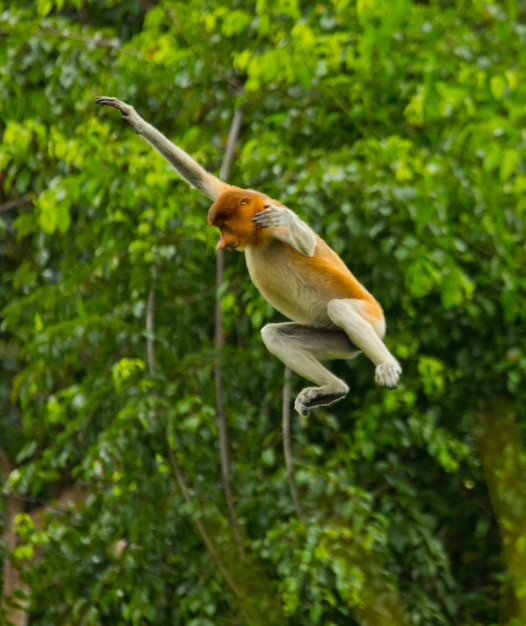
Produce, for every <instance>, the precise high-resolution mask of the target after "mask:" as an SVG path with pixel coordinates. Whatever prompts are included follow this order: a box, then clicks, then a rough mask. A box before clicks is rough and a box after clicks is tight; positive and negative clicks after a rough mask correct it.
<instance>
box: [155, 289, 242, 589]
mask: <svg viewBox="0 0 526 626" xmlns="http://www.w3.org/2000/svg"><path fill="white" fill-rule="evenodd" d="M154 330H155V285H152V286H151V287H150V291H149V293H148V305H147V309H146V351H147V358H148V372H149V373H150V375H151V376H153V374H155V346H154V338H153V333H154ZM166 443H167V445H168V456H169V458H170V464H171V466H172V469H173V472H174V474H175V479H176V481H177V484H178V485H179V489H180V490H181V493H182V494H183V498H184V499H185V502H186V503H187V504H188V505H189V506H191V505H192V498H191V496H190V491H189V490H188V487H187V486H186V483H185V481H184V478H183V473H182V471H181V467H180V465H179V463H178V461H177V457H176V456H175V452H174V450H173V448H172V446H171V445H170V438H169V435H168V432H167V433H166ZM193 522H194V524H195V527H196V528H197V532H198V533H199V535H200V536H201V539H202V540H203V543H204V544H205V546H206V548H207V550H208V552H209V553H210V556H211V557H212V558H213V559H214V561H215V562H216V564H217V566H218V568H219V570H220V571H221V573H222V574H223V576H224V578H225V580H226V582H227V584H228V586H229V587H230V588H231V589H232V592H233V593H234V594H235V595H236V596H238V597H240V596H241V593H240V591H239V589H238V588H237V586H236V584H235V583H234V581H233V579H232V577H231V576H230V574H229V573H228V570H227V569H226V568H225V566H224V565H223V563H222V562H221V559H220V558H219V555H218V553H217V550H216V549H215V547H214V544H213V543H212V540H211V539H210V536H209V534H208V533H207V532H206V528H205V527H204V525H203V523H202V522H201V520H200V519H199V518H197V517H195V516H194V517H193Z"/></svg>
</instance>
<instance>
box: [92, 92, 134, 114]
mask: <svg viewBox="0 0 526 626" xmlns="http://www.w3.org/2000/svg"><path fill="white" fill-rule="evenodd" d="M95 102H96V103H97V104H101V105H103V106H109V107H113V108H114V109H117V111H120V112H121V114H122V117H128V116H129V115H131V114H132V113H133V110H134V109H133V107H132V106H130V105H129V104H126V103H125V102H121V101H120V100H117V98H112V97H110V96H99V97H98V98H95Z"/></svg>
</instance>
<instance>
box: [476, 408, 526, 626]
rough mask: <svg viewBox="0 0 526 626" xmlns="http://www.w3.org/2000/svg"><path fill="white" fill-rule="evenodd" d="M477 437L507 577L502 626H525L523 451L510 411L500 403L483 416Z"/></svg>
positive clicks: (525, 469)
mask: <svg viewBox="0 0 526 626" xmlns="http://www.w3.org/2000/svg"><path fill="white" fill-rule="evenodd" d="M476 436H477V440H478V446H479V451H480V456H481V459H482V464H483V467H484V475H485V478H486V483H487V485H488V489H489V493H490V498H491V504H492V507H493V510H494V512H495V516H496V518H497V521H498V524H499V527H500V535H501V542H502V550H503V555H504V562H505V565H506V569H507V574H508V575H507V580H506V581H505V583H504V588H503V590H502V595H501V624H507V623H508V622H509V621H510V620H512V619H515V620H517V622H515V623H519V624H526V450H525V449H524V446H523V444H522V437H521V433H520V430H519V427H518V424H517V420H516V415H515V411H514V410H513V408H512V407H510V406H507V405H506V404H505V403H502V404H501V405H500V406H499V407H498V408H495V409H493V410H488V411H486V412H484V413H483V414H482V415H481V417H480V419H479V421H478V424H477V428H476Z"/></svg>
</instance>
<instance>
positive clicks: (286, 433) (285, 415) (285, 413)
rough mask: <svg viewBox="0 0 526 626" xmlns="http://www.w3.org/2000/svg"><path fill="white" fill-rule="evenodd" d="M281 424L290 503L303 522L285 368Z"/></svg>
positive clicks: (288, 378) (287, 373)
mask: <svg viewBox="0 0 526 626" xmlns="http://www.w3.org/2000/svg"><path fill="white" fill-rule="evenodd" d="M281 411H282V412H281V424H282V430H283V456H284V457H285V467H286V468H287V478H288V481H289V489H290V495H291V497H292V503H293V504H294V508H295V509H296V513H297V515H298V517H299V519H300V520H302V521H303V513H302V510H301V505H300V501H299V498H298V491H297V489H296V481H295V479H294V465H293V461H292V446H291V441H290V369H289V368H288V367H286V368H285V371H284V373H283V394H282V409H281Z"/></svg>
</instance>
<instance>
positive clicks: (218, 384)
mask: <svg viewBox="0 0 526 626" xmlns="http://www.w3.org/2000/svg"><path fill="white" fill-rule="evenodd" d="M242 120H243V108H242V107H240V108H238V109H237V110H236V112H235V114H234V117H233V119H232V125H231V127H230V133H229V135H228V142H227V145H226V148H225V154H224V157H223V161H222V163H221V170H220V174H219V178H220V179H221V180H227V179H228V178H229V174H230V166H231V164H232V158H233V155H234V147H235V144H236V141H237V138H238V136H239V131H240V129H241V122H242ZM224 274H225V256H224V251H223V250H219V251H218V254H217V258H216V287H217V291H216V293H218V294H219V293H220V287H221V285H222V284H223V281H224ZM224 344H225V338H224V333H223V311H222V308H221V297H220V296H216V304H215V337H214V345H215V350H216V357H215V362H214V380H215V388H216V409H217V423H218V431H219V451H220V457H221V480H222V483H223V489H224V492H225V498H226V502H227V507H228V516H229V519H230V525H231V526H232V530H233V532H234V537H235V540H236V544H237V548H238V551H239V556H240V557H241V560H244V558H245V551H244V548H243V538H242V536H241V529H240V527H239V522H238V520H237V516H236V511H235V508H234V497H233V495H232V489H231V487H230V461H229V458H228V433H227V424H226V412H225V402H224V393H223V377H222V369H221V349H222V348H223V346H224Z"/></svg>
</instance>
